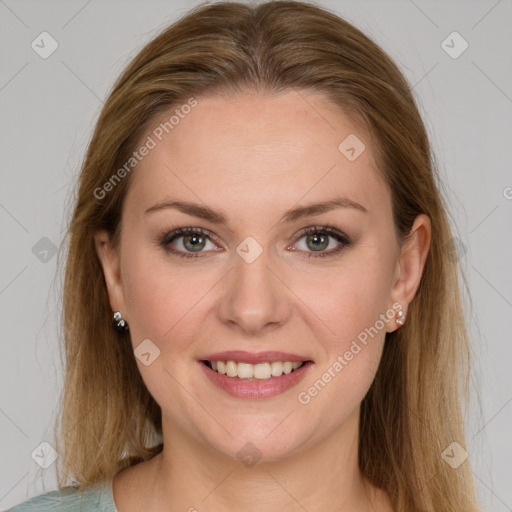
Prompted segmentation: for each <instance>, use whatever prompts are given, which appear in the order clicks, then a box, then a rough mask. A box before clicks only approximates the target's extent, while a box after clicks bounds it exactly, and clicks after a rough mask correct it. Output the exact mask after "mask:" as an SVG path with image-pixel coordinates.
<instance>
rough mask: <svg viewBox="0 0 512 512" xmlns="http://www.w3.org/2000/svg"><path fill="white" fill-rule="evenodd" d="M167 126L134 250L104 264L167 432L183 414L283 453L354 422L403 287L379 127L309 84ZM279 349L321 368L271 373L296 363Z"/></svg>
mask: <svg viewBox="0 0 512 512" xmlns="http://www.w3.org/2000/svg"><path fill="white" fill-rule="evenodd" d="M185 111H187V112H189V113H187V114H184V112H185ZM173 113H174V110H173V112H169V113H168V114H166V115H165V116H164V117H163V118H162V120H164V121H165V120H168V119H169V118H170V116H171V115H173ZM159 124H160V121H159V122H158V123H156V124H155V126H154V127H153V129H152V131H150V132H148V134H146V135H145V136H144V138H143V139H142V141H141V144H140V146H141V145H142V144H147V146H148V147H149V146H153V145H154V147H151V148H150V149H149V150H148V152H147V154H146V155H145V156H144V157H142V159H141V161H140V163H139V164H138V166H137V168H136V169H135V170H134V171H133V173H134V175H133V176H132V178H133V182H132V184H131V186H130V188H129V191H128V194H127V196H126V198H125V202H124V207H123V213H122V233H121V241H120V249H119V253H118V254H117V253H116V254H115V255H114V257H113V258H111V259H109V260H103V261H104V268H106V275H107V280H108V282H109V293H110V298H111V304H112V307H113V308H116V309H118V310H120V311H121V312H122V314H123V316H124V318H125V319H126V320H127V321H128V323H129V325H130V333H131V339H132V343H133V347H134V349H136V350H135V353H136V355H137V359H136V361H137V365H138V367H139V370H140V373H141V375H142V378H143V379H144V382H145V384H146V385H147V388H148V390H149V391H150V393H151V394H152V396H153V397H154V398H155V400H156V401H157V402H158V404H159V405H160V406H161V408H162V414H163V421H164V436H165V431H166V425H167V426H170V425H172V428H173V429H174V430H179V431H180V432H184V433H186V435H188V436H192V438H193V439H194V441H195V442H199V443H200V445H201V446H205V447H206V446H210V447H213V448H214V449H216V450H219V451H220V452H222V453H224V454H227V455H229V456H232V457H239V458H240V457H242V456H243V454H244V453H245V452H247V451H249V452H251V450H252V451H253V452H254V453H249V454H248V456H249V457H254V456H256V455H255V454H256V453H257V457H258V458H259V457H263V458H264V459H267V460H273V459H279V458H282V457H287V456H289V455H291V454H293V453H298V451H300V450H302V449H306V448H308V447H312V446H313V445H315V444H316V443H319V442H321V441H322V440H325V439H328V438H331V439H334V438H333V436H334V437H335V436H336V435H343V434H342V433H343V431H344V429H345V432H346V431H347V430H346V429H347V428H348V426H349V425H351V426H352V427H354V425H356V422H357V418H358V414H359V405H360V402H361V400H362V399H363V397H364V396H365V394H366V392H367V391H368V389H369V386H370V384H371V382H372V380H373V378H374V376H375V373H376V370H377V367H378V364H379V360H380V357H381V352H382V349H383V344H384V340H385V333H386V331H393V330H395V329H396V327H397V325H396V323H395V320H394V319H393V313H394V312H395V309H394V308H393V304H395V305H396V301H397V300H398V301H400V300H401V299H403V298H404V296H403V294H402V295H401V290H402V288H401V287H400V286H401V285H400V283H399V281H400V263H399V258H400V247H399V245H398V243H397V239H396V235H395V231H394V225H393V219H392V210H391V199H390V193H389V190H388V188H387V187H386V185H385V184H384V182H383V181H382V178H381V177H380V176H379V174H378V173H377V171H376V169H375V166H376V164H375V162H374V160H373V153H372V147H371V144H370V140H369V139H368V137H367V135H366V134H365V133H363V132H361V131H360V130H359V129H357V128H356V127H355V126H353V125H351V124H350V123H349V121H348V119H347V118H346V117H345V116H344V115H343V113H342V112H340V111H339V110H337V109H336V108H335V107H334V106H333V105H332V104H330V103H328V102H327V101H326V100H325V99H323V98H322V97H321V96H319V95H318V94H313V93H307V92H301V93H300V94H299V93H298V92H295V91H290V92H287V93H284V94H282V95H279V96H275V97H272V98H271V97H266V96H262V95H256V94H250V93H244V94H243V95H238V96H236V97H232V99H220V98H202V97H199V98H197V105H195V106H194V107H193V108H190V109H183V110H181V116H179V122H178V123H176V124H175V125H173V127H172V129H169V126H170V125H167V130H168V131H169V133H168V134H166V133H165V130H164V131H162V128H161V127H160V129H158V126H159ZM162 133H163V135H165V136H162ZM155 134H159V137H157V136H156V135H155ZM148 135H149V136H150V137H151V139H152V141H153V142H154V144H153V143H152V142H149V139H148V138H147V136H148ZM159 139H161V140H159ZM363 144H364V146H365V147H364V146H363ZM138 147H139V146H138ZM171 202H177V203H187V204H188V206H187V208H184V207H181V208H180V207H172V206H169V205H168V206H165V203H171ZM335 202H336V203H335ZM320 203H323V204H324V206H322V207H314V205H318V204H320ZM325 204H328V206H325ZM192 205H194V206H192ZM185 210H188V213H187V212H186V211H185ZM210 212H211V213H210ZM213 212H215V213H213ZM290 212H292V213H290ZM314 227H317V228H318V229H317V233H316V235H315V233H313V234H311V233H309V234H308V233H303V230H304V229H305V228H314ZM326 227H328V230H327V232H326ZM178 228H181V229H188V228H193V229H194V230H196V231H197V230H202V232H199V233H197V232H196V233H192V234H190V233H185V234H183V233H177V234H175V236H174V237H173V236H172V235H171V234H170V233H171V232H173V231H174V230H176V229H178ZM329 230H330V231H329ZM117 257H119V259H117ZM118 264H119V265H120V266H119V267H117V265H118ZM363 340H364V341H363ZM141 343H142V345H141ZM139 345H140V346H139ZM224 352H238V353H236V354H235V353H234V354H221V353H224ZM276 352H279V353H281V354H276ZM229 359H232V360H234V361H235V362H241V363H246V364H241V365H234V364H232V363H228V364H227V370H226V371H228V372H230V373H231V375H234V372H236V375H237V376H228V375H221V374H220V373H218V371H217V372H215V371H214V370H213V369H211V368H209V367H207V365H206V364H205V362H204V361H206V360H215V361H216V362H217V361H223V362H226V361H227V360H229ZM251 361H252V362H254V363H257V365H249V364H247V363H249V362H251ZM279 362H283V363H286V362H303V363H304V364H303V366H302V367H301V368H298V369H297V370H296V371H293V372H291V373H283V374H281V376H270V378H269V373H268V372H271V373H272V372H274V373H275V375H279V374H280V373H281V372H282V371H289V369H290V368H289V366H290V365H289V364H285V365H279ZM265 363H274V364H265ZM217 369H218V370H219V369H221V370H222V364H220V365H219V364H218V368H217ZM251 371H252V372H253V375H254V372H256V374H257V375H258V377H257V378H255V377H254V376H253V378H252V379H251V380H246V379H241V378H240V377H239V376H238V373H240V374H241V375H249V374H250V372H251ZM244 372H249V373H247V374H245V373H244ZM260 377H261V378H260ZM247 443H252V445H254V446H252V445H249V444H247ZM240 450H242V451H241V452H240ZM244 450H245V452H244ZM237 454H238V455H237ZM246 455H247V453H246Z"/></svg>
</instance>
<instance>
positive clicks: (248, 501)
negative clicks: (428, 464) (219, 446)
mask: <svg viewBox="0 0 512 512" xmlns="http://www.w3.org/2000/svg"><path fill="white" fill-rule="evenodd" d="M358 412H359V411H356V413H355V414H354V415H353V416H352V417H350V418H348V419H347V421H346V422H344V423H343V425H342V427H341V428H340V429H338V430H337V431H334V432H332V433H331V435H330V436H327V437H325V438H323V440H322V442H321V443H318V444H315V445H314V446H310V447H308V448H306V449H303V450H300V449H298V450H297V451H296V452H295V453H293V454H291V455H290V456H289V457H287V458H286V459H281V460H273V461H266V460H260V461H257V462H255V461H253V462H255V463H253V464H252V465H251V464H250V463H248V462H245V463H244V462H242V461H240V460H238V459H233V458H231V457H228V456H226V455H225V454H223V453H220V452H219V451H217V450H215V449H213V448H212V447H210V446H209V445H207V444H205V443H204V442H201V441H199V440H197V439H195V438H193V437H191V436H190V435H189V434H188V433H187V432H184V431H183V430H181V429H180V428H179V427H177V426H176V425H175V424H173V423H171V422H170V421H169V419H168V418H167V419H163V423H162V426H163V427H164V429H163V432H164V435H163V439H164V449H163V451H162V453H160V454H159V455H157V456H156V457H154V458H153V459H151V460H150V461H148V463H145V464H148V466H147V467H146V470H147V471H146V476H145V478H144V485H143V486H140V485H139V486H138V487H139V489H140V488H144V489H146V490H147V495H148V498H147V501H146V500H144V501H145V503H146V507H145V509H146V510H154V511H157V510H158V511H159V510H165V511H167V512H169V511H172V512H174V511H178V510H180V511H189V512H194V511H208V510H215V511H216V512H228V511H232V510H233V509H234V508H236V510H243V511H244V512H256V511H257V512H267V511H268V512H271V511H272V512H273V511H275V510H286V511H290V512H295V511H297V512H299V511H300V512H303V511H304V510H307V511H308V512H317V511H318V512H319V511H322V512H323V511H325V510H328V509H329V510H336V511H340V512H342V511H350V512H366V511H370V510H374V509H373V506H374V499H376V498H375V496H376V495H375V492H376V491H375V489H374V488H373V486H371V485H370V484H369V482H365V481H364V479H363V478H362V476H361V474H360V471H359V468H358V460H357V454H358V420H359V415H358ZM135 467H137V466H135ZM139 483H140V480H139Z"/></svg>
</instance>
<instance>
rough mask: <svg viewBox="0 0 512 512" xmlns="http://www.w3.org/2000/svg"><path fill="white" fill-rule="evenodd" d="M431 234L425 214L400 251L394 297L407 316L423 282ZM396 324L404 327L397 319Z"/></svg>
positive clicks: (413, 228) (412, 229)
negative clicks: (422, 277)
mask: <svg viewBox="0 0 512 512" xmlns="http://www.w3.org/2000/svg"><path fill="white" fill-rule="evenodd" d="M431 232H432V227H431V222H430V218H429V217H428V216H427V215H424V214H421V215H418V216H417V217H416V219H415V220H414V223H413V225H412V228H411V230H410V232H409V234H408V236H407V238H406V239H405V241H404V243H403V244H402V247H401V249H400V259H399V262H398V273H397V274H398V275H397V277H396V280H395V283H394V285H393V291H392V297H393V299H394V301H396V302H398V303H400V305H401V307H402V309H403V310H404V315H405V316H406V315H407V310H408V307H409V304H410V303H411V302H412V300H413V298H414V296H415V295H416V292H417V290H418V287H419V285H420V282H421V276H422V275H423V269H424V267H425V262H426V260H427V256H428V252H429V250H430V240H431ZM402 320H403V319H402ZM395 323H396V324H397V327H401V325H403V322H402V324H400V323H399V322H397V321H396V318H395Z"/></svg>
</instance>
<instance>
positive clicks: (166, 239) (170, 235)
mask: <svg viewBox="0 0 512 512" xmlns="http://www.w3.org/2000/svg"><path fill="white" fill-rule="evenodd" d="M194 233H197V234H199V235H203V236H205V237H206V238H208V239H209V240H210V241H212V242H213V243H215V244H216V245H217V246H219V245H220V246H221V245H222V244H219V243H218V241H217V237H216V235H215V234H214V233H212V232H211V231H210V230H208V229H206V228H199V227H192V226H188V227H180V228H171V229H170V230H166V231H165V232H164V234H163V235H160V236H159V237H157V239H156V243H157V245H160V246H162V247H163V248H164V250H165V251H166V252H168V253H170V254H173V255H176V256H178V257H184V258H202V257H205V256H206V254H208V253H209V252H212V251H205V252H202V251H199V252H197V253H194V252H186V251H177V250H174V249H169V248H168V246H169V244H170V243H171V242H172V241H174V240H175V239H177V238H181V237H183V236H187V235H190V234H194ZM316 233H320V234H326V235H327V236H329V237H331V238H334V239H336V240H337V242H338V243H339V244H340V246H338V247H337V248H336V249H331V250H330V251H318V252H317V251H301V250H299V251H297V254H301V255H302V256H304V257H306V258H311V257H314V258H322V257H329V256H331V255H332V256H334V255H335V254H337V253H339V252H341V251H342V250H343V249H344V248H346V247H350V246H351V245H352V240H351V238H350V237H349V236H348V235H346V234H345V233H344V232H342V231H341V230H339V229H337V228H335V227H333V226H330V225H325V224H324V225H321V226H318V225H317V226H308V227H305V228H303V229H301V230H300V231H299V232H298V233H297V234H296V235H295V236H294V242H293V243H292V244H291V245H288V246H287V248H289V247H291V246H293V245H295V244H296V243H297V242H298V241H300V240H301V239H302V238H304V236H306V235H308V234H316ZM216 252H217V251H216ZM303 252H305V253H306V254H302V253H303ZM315 253H316V254H315Z"/></svg>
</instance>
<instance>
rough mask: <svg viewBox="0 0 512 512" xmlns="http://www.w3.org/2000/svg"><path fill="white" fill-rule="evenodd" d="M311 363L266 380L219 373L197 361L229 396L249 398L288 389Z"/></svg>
mask: <svg viewBox="0 0 512 512" xmlns="http://www.w3.org/2000/svg"><path fill="white" fill-rule="evenodd" d="M312 364H313V363H312V362H311V361H308V362H306V363H304V364H303V365H302V366H301V367H300V368H297V370H295V371H293V372H291V373H283V374H282V375H281V376H280V377H270V379H266V380H241V379H238V378H237V377H228V376H227V375H221V374H220V373H218V372H216V371H214V370H212V369H211V368H210V367H209V366H208V365H206V364H205V363H203V362H201V361H199V366H201V368H202V369H203V371H204V372H205V374H206V376H207V377H208V378H209V379H210V380H211V381H212V382H213V383H214V384H215V385H216V386H218V387H219V388H221V389H222V390H224V391H225V392H226V393H228V394H229V395H231V396H234V397H236V398H248V399H250V400H257V399H261V398H270V397H273V396H276V395H279V394H281V393H284V392H285V391H288V390H289V389H290V388H292V387H293V386H295V385H296V384H298V383H299V382H300V381H301V380H302V379H303V378H304V376H305V375H306V373H307V371H308V369H309V367H310V366H311V365H312Z"/></svg>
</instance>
